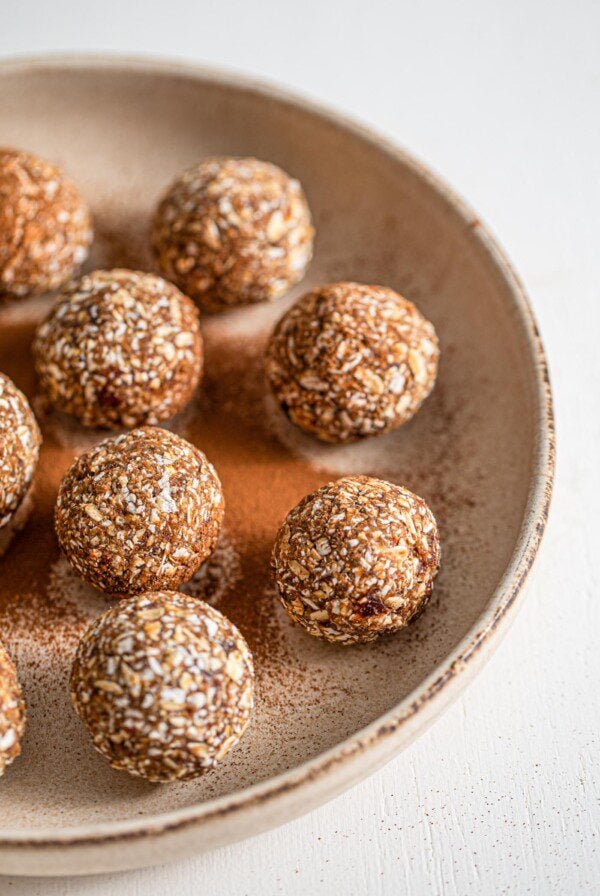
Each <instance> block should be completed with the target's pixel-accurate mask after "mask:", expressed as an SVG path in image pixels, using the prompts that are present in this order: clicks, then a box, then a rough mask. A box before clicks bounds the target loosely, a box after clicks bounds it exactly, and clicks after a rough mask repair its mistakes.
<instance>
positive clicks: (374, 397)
mask: <svg viewBox="0 0 600 896" xmlns="http://www.w3.org/2000/svg"><path fill="white" fill-rule="evenodd" d="M438 359H439V347H438V341H437V337H436V334H435V330H434V328H433V324H431V323H430V322H429V321H428V320H426V319H425V318H424V317H423V315H422V314H421V313H420V311H419V310H418V309H417V308H416V307H415V306H414V305H413V304H412V302H408V301H407V300H406V299H403V298H402V296H400V295H398V293H396V292H394V291H393V290H392V289H387V288H386V287H384V286H365V285H363V284H361V283H333V284H332V285H330V286H322V287H320V288H319V289H313V290H312V291H311V292H308V293H306V295H304V296H302V298H300V299H299V300H298V301H297V302H296V303H295V304H294V305H293V306H292V307H291V308H290V310H289V311H288V312H287V313H286V314H285V315H284V316H283V317H282V319H281V320H280V321H279V323H278V324H277V326H276V327H275V330H274V332H273V334H272V336H271V339H270V341H269V344H268V346H267V354H266V373H267V377H268V380H269V383H270V385H271V388H272V390H273V393H274V395H275V397H276V399H277V401H278V402H279V404H280V405H281V407H282V408H283V410H284V411H285V413H286V414H287V416H288V417H289V419H290V420H291V421H292V423H295V424H296V425H297V426H299V427H300V428H301V429H303V430H305V431H306V432H310V433H313V434H314V435H316V436H317V438H319V439H321V440H322V441H324V442H349V441H352V440H354V439H359V438H364V437H365V436H370V435H374V434H376V433H380V432H385V431H386V430H389V429H392V428H394V427H396V426H401V425H402V424H403V423H406V421H407V420H410V418H411V417H412V416H413V414H415V413H416V412H417V411H418V410H419V408H420V406H421V404H422V403H423V401H424V400H425V399H426V398H427V396H428V395H429V393H430V392H431V390H432V389H433V386H434V384H435V378H436V375H437V367H438Z"/></svg>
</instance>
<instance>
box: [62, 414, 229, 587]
mask: <svg viewBox="0 0 600 896" xmlns="http://www.w3.org/2000/svg"><path fill="white" fill-rule="evenodd" d="M223 512H224V501H223V492H222V491H221V483H220V482H219V478H218V476H217V474H216V472H215V470H214V468H213V466H212V464H210V463H209V462H208V461H207V459H206V457H205V456H204V454H203V453H202V452H201V451H199V450H198V449H197V448H195V447H194V446H193V445H191V444H190V443H189V442H186V440H185V439H182V438H181V437H180V436H177V435H174V434H173V433H171V432H167V431H166V430H164V429H156V428H154V427H151V426H144V427H142V428H141V429H134V430H133V431H132V432H129V433H127V434H126V435H122V436H116V437H114V438H111V439H106V441H104V442H101V443H100V444H99V445H96V446H95V447H94V448H91V449H89V451H86V452H85V453H84V454H82V455H81V456H80V457H79V458H78V459H77V460H76V461H75V463H74V464H73V466H72V467H71V469H70V470H69V471H68V473H67V475H66V476H65V477H64V479H63V481H62V482H61V485H60V489H59V492H58V499H57V502H56V508H55V525H56V534H57V536H58V541H59V543H60V546H61V548H62V549H63V551H64V552H65V554H66V556H67V558H68V560H69V561H70V563H71V565H72V566H73V567H74V569H75V570H76V571H77V572H78V573H79V575H80V576H81V577H82V579H84V580H85V581H86V582H88V583H89V584H90V585H93V586H94V587H96V588H99V589H100V590H101V591H104V592H106V593H107V594H110V595H123V594H140V593H142V592H144V591H151V590H155V589H160V588H178V587H179V586H180V585H181V584H183V582H187V581H188V580H189V579H190V578H191V577H192V575H193V574H194V572H195V571H196V570H197V569H198V567H199V566H200V564H201V563H202V562H203V561H204V560H206V558H207V557H208V556H209V554H211V553H212V551H213V549H214V547H215V545H216V542H217V537H218V533H219V529H220V527H221V523H222V520H223Z"/></svg>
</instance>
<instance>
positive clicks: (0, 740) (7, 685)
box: [0, 644, 26, 777]
mask: <svg viewBox="0 0 600 896" xmlns="http://www.w3.org/2000/svg"><path fill="white" fill-rule="evenodd" d="M25 722H26V712H25V704H24V703H23V698H22V696H21V688H20V687H19V682H18V680H17V670H16V669H15V666H14V663H13V661H12V660H11V658H10V657H9V655H8V653H7V652H6V650H5V649H4V647H3V646H2V644H0V777H2V775H3V774H4V772H5V771H6V767H7V766H8V765H10V764H11V762H12V761H13V759H16V758H17V756H18V755H19V753H20V752H21V738H22V737H23V732H24V730H25Z"/></svg>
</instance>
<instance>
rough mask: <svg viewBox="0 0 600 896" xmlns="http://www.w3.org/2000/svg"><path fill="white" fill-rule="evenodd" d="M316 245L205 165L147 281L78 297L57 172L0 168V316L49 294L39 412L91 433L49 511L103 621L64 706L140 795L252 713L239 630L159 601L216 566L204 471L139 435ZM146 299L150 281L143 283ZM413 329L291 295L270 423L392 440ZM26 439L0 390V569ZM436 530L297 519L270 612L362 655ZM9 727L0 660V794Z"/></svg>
mask: <svg viewBox="0 0 600 896" xmlns="http://www.w3.org/2000/svg"><path fill="white" fill-rule="evenodd" d="M314 235H315V231H314V227H313V223H312V217H311V213H310V209H309V206H308V202H307V200H306V196H305V195H304V192H303V190H302V187H301V185H300V183H299V182H298V181H297V180H294V179H293V178H291V177H289V176H288V175H287V174H286V173H285V172H284V171H282V170H281V168H278V167H277V166H276V165H273V164H270V163H267V162H261V161H259V160H257V159H253V158H247V159H239V158H209V159H204V160H202V161H201V162H200V163H199V164H197V165H196V166H194V167H193V168H191V169H189V170H187V171H185V172H184V173H183V174H182V175H181V176H180V177H178V178H177V179H176V180H175V181H174V182H173V183H172V184H171V186H170V187H169V188H168V190H167V191H166V193H165V194H164V196H163V197H162V199H161V200H160V201H159V203H158V205H157V208H156V212H155V215H154V218H153V222H152V227H151V235H150V239H151V244H152V248H153V251H154V256H155V259H156V264H157V269H158V272H157V273H153V272H145V271H132V270H123V269H118V270H93V271H91V272H90V273H86V274H84V275H83V276H78V271H79V268H80V266H81V265H82V264H83V262H84V261H85V260H86V257H87V254H88V250H89V248H90V246H91V243H92V238H93V234H92V218H91V215H90V212H89V209H88V207H87V204H86V202H85V200H84V199H83V197H82V195H81V194H80V192H79V190H78V189H77V187H75V186H74V184H73V183H72V182H71V181H70V180H69V179H68V178H67V177H66V176H65V175H64V174H63V173H62V171H61V170H60V169H59V168H57V167H56V166H55V165H53V164H51V163H49V162H46V161H44V160H43V159H40V158H38V157H37V156H35V155H32V154H30V153H25V152H21V151H17V150H11V149H5V150H2V149H0V298H2V299H4V300H17V299H18V300H22V299H25V298H27V297H30V296H36V295H42V294H45V293H48V292H51V291H54V290H57V289H61V291H60V292H59V293H58V295H57V297H56V298H55V299H54V302H53V304H52V306H51V308H50V311H49V313H48V314H47V316H46V318H45V319H44V320H43V322H42V323H41V324H40V325H39V327H38V328H37V332H36V334H35V339H34V342H33V346H32V349H33V356H34V361H35V369H36V372H37V376H38V382H39V387H40V390H41V392H42V394H43V396H44V397H45V400H46V403H47V405H49V406H51V407H53V408H55V409H56V411H58V412H60V413H63V414H67V415H70V416H71V417H72V418H74V419H75V421H77V423H78V424H80V425H81V426H83V427H87V428H90V429H96V430H102V429H104V430H113V431H115V434H114V435H112V436H110V437H108V438H104V439H103V440H101V441H99V443H98V444H96V445H94V447H92V448H90V449H89V450H87V451H85V452H84V453H83V454H81V455H80V456H79V457H77V458H76V459H75V461H74V463H73V464H72V466H71V468H70V469H69V470H68V471H67V472H66V475H65V476H64V478H63V479H62V482H61V484H60V488H59V491H58V496H57V500H56V507H55V528H56V534H57V538H58V542H59V544H60V547H61V549H62V551H63V553H64V555H65V556H66V558H67V559H68V561H69V563H70V564H71V566H72V568H73V569H74V570H75V572H76V573H77V574H78V575H79V576H80V577H81V578H82V579H83V580H84V581H86V582H87V583H89V584H90V585H91V586H93V587H94V588H97V589H99V590H100V591H102V592H104V594H105V595H106V596H107V598H109V599H111V601H112V603H111V605H110V607H109V609H108V610H107V611H106V612H105V613H103V614H102V615H101V616H100V617H99V618H98V619H97V620H96V621H95V622H94V623H93V625H92V626H91V627H90V628H89V629H88V631H87V633H86V634H85V635H84V636H83V638H82V640H81V642H80V644H79V647H78V650H77V654H76V657H75V660H74V663H73V667H72V673H71V698H72V702H73V705H74V707H75V710H76V711H77V713H78V714H79V717H80V718H81V720H82V722H83V724H84V725H85V726H86V728H87V729H88V731H89V733H90V736H91V738H92V741H93V743H94V746H95V747H96V748H97V749H98V750H99V751H100V752H101V753H102V754H103V755H104V756H105V757H106V758H107V759H108V761H109V762H110V764H111V765H112V766H113V767H114V768H116V769H122V770H125V771H127V772H129V773H130V774H133V775H137V776H140V777H142V778H145V779H146V780H148V781H172V780H184V779H189V778H194V777H196V776H198V775H200V774H202V773H203V772H204V771H206V770H207V769H209V768H211V767H213V766H214V765H215V764H216V763H217V762H218V761H220V760H221V759H222V758H223V757H224V756H225V755H226V754H227V753H228V751H229V750H230V749H231V748H232V747H233V746H234V745H235V744H236V743H237V742H238V741H239V739H240V738H241V736H242V734H243V733H244V731H245V729H246V728H247V726H248V724H249V721H250V717H251V714H252V709H253V700H254V669H253V661H252V655H251V653H250V650H249V648H248V645H247V643H246V641H245V640H244V637H243V636H242V634H241V633H240V632H239V631H238V629H237V628H236V627H235V626H234V625H233V624H232V623H231V622H230V621H229V620H228V619H227V618H226V617H225V616H223V615H222V614H221V613H219V612H218V611H217V610H216V609H214V608H213V607H211V606H209V605H207V604H206V603H204V602H203V601H201V600H199V599H197V598H194V597H190V596H186V595H184V594H182V593H181V592H179V590H178V589H179V588H180V587H181V586H182V585H183V584H185V583H186V582H188V581H189V580H190V579H191V578H192V576H193V575H194V573H195V572H196V571H197V570H198V568H199V567H200V565H201V564H202V563H203V562H204V561H205V560H206V559H207V558H208V557H209V556H210V555H211V553H212V551H213V550H214V548H215V545H216V543H217V539H218V537H219V532H220V529H221V526H222V522H223V516H224V509H225V502H224V496H223V489H222V487H221V483H220V480H219V476H218V474H217V472H216V470H215V468H214V467H213V466H212V464H211V463H210V462H209V460H208V459H207V458H206V456H205V455H204V454H203V452H202V451H201V450H200V449H199V448H198V447H196V446H195V445H192V444H191V443H190V442H188V441H186V440H185V439H183V438H181V437H180V436H178V435H174V434H173V433H171V432H169V431H167V430H165V429H162V428H158V424H160V423H163V422H164V421H166V420H169V419H170V418H172V417H173V416H174V415H176V414H177V413H179V412H180V411H182V410H183V409H184V408H185V407H186V405H188V403H189V402H190V400H191V399H192V397H193V395H194V393H195V392H196V390H197V388H198V386H199V384H200V382H201V379H202V374H203V364H204V348H203V341H202V334H201V330H200V315H199V312H200V311H207V312H215V311H222V310H226V309H230V308H232V307H234V306H240V305H249V304H254V303H256V302H261V301H264V300H267V299H276V298H278V297H280V296H283V295H285V294H286V293H287V292H288V291H289V290H290V289H291V287H293V286H294V285H295V284H296V283H298V282H299V281H300V280H301V279H302V277H303V276H304V274H305V272H306V269H307V267H308V265H309V263H310V260H311V258H312V253H313V242H314ZM165 278H166V279H165ZM438 359H439V346H438V341H437V337H436V334H435V330H434V328H433V325H432V324H431V323H430V322H429V321H428V320H427V319H426V318H425V317H424V316H423V315H422V314H421V312H420V311H419V310H418V309H417V308H416V307H415V305H413V304H412V303H411V302H409V301H407V300H406V299H405V298H403V297H402V296H400V295H399V294H398V293H396V292H394V291H393V290H392V289H389V288H387V287H384V286H369V285H365V284H361V283H354V282H340V283H334V284H329V285H324V286H321V287H318V288H315V289H312V290H310V291H309V292H307V293H306V294H305V295H303V296H302V297H301V298H299V299H298V300H297V301H296V302H295V303H294V304H292V305H291V307H289V308H288V310H287V312H286V313H285V314H284V315H283V317H282V318H281V320H280V321H279V323H278V324H277V325H276V327H275V329H274V330H273V332H272V334H271V336H270V339H269V340H268V344H267V349H266V354H265V372H266V379H267V382H268V384H269V386H270V388H271V390H272V393H273V396H274V397H275V399H276V401H277V403H278V404H279V405H280V407H281V409H282V411H283V412H284V413H285V414H286V415H287V417H288V418H289V420H290V421H291V422H292V423H293V424H295V425H296V426H298V427H300V428H301V429H302V430H304V431H305V432H306V433H309V434H311V435H313V436H316V437H317V438H318V439H320V440H322V441H324V442H328V443H338V444H339V443H345V442H351V441H354V440H357V439H362V438H365V437H367V436H372V435H375V434H378V433H383V432H386V431H388V430H390V429H393V428H395V427H398V426H400V425H402V424H403V423H406V422H407V421H408V420H410V418H411V417H412V416H413V415H414V414H415V413H416V412H417V411H418V410H419V408H420V407H421V405H422V403H423V402H424V400H425V399H426V398H427V396H428V395H429V393H430V392H431V390H432V389H433V386H434V384H435V380H436V376H437V367H438ZM41 442H42V437H41V434H40V429H39V427H38V424H37V422H36V419H35V416H34V414H33V412H32V410H31V407H30V405H29V403H28V401H27V398H26V397H25V396H24V395H23V393H22V392H21V391H19V389H18V388H17V387H16V386H15V385H14V383H12V382H11V380H10V379H8V377H6V376H4V375H3V374H0V553H3V552H4V551H5V550H6V549H7V548H8V545H9V543H10V540H11V538H12V537H13V535H14V533H15V532H16V531H18V530H19V529H20V528H22V526H23V525H24V524H25V522H26V519H27V515H28V513H29V510H30V507H31V504H32V498H31V493H32V488H33V479H34V474H35V470H36V465H37V462H38V457H39V452H40V446H41ZM439 559H440V544H439V538H438V532H437V527H436V522H435V519H434V517H433V514H432V513H431V510H430V509H429V507H428V506H427V504H426V503H425V501H424V500H423V499H422V498H420V497H418V496H417V495H415V494H413V493H412V492H410V491H409V490H408V489H406V488H403V487H402V486H400V485H395V484H392V483H390V482H384V481H382V480H379V479H374V478H372V477H368V476H352V477H347V478H343V479H339V480H337V481H335V482H331V483H329V484H328V485H326V486H324V487H322V488H320V489H318V490H317V491H315V492H313V493H312V494H310V495H307V496H306V497H305V498H303V499H302V500H301V501H300V503H299V504H298V505H297V506H296V507H294V508H293V509H292V510H291V511H290V512H289V514H288V516H287V518H286V519H285V521H284V523H283V525H282V526H281V528H280V530H279V532H278V533H277V535H276V539H275V545H274V548H273V553H272V569H273V575H274V579H275V583H276V586H277V589H278V593H279V597H280V600H281V603H282V605H283V607H284V609H285V611H286V612H287V614H288V615H289V617H290V618H291V619H292V620H293V621H294V622H297V623H298V624H299V625H301V626H302V627H303V628H304V629H305V630H306V631H307V632H308V633H309V634H311V635H314V636H316V637H318V638H322V639H324V640H326V641H329V642H334V643H336V644H340V645H349V644H357V643H361V642H368V641H373V640H375V639H376V638H378V637H379V636H381V635H384V634H389V633H392V632H396V631H398V630H400V629H402V628H403V627H404V626H406V625H407V624H408V623H409V622H410V621H411V620H412V619H414V618H415V617H416V616H417V615H418V614H419V613H420V612H421V611H422V610H423V608H424V607H425V605H426V603H427V601H428V599H429V596H430V594H431V591H432V588H433V580H434V578H435V575H436V573H437V570H438V566H439ZM25 719H26V712H25V705H24V702H23V698H22V696H21V691H20V688H19V683H18V680H17V672H16V669H15V666H14V664H13V662H12V661H11V659H10V658H9V656H8V654H7V652H6V650H5V649H4V647H2V645H1V644H0V775H1V774H2V773H3V771H4V769H5V767H6V766H7V765H8V764H9V763H10V762H12V760H13V759H14V758H15V757H16V756H17V755H18V754H19V752H20V741H21V737H22V735H23V731H24V728H25Z"/></svg>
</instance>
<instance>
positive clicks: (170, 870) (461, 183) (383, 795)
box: [0, 0, 600, 896]
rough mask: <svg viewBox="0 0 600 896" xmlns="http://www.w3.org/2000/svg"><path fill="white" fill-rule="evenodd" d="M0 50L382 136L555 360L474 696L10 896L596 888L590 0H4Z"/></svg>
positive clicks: (598, 657)
mask: <svg viewBox="0 0 600 896" xmlns="http://www.w3.org/2000/svg"><path fill="white" fill-rule="evenodd" d="M0 6H1V12H0V55H6V56H8V55H12V54H16V53H28V52H42V51H47V50H119V51H128V52H133V51H135V52H146V53H152V54H155V55H160V54H163V55H167V56H172V57H173V56H180V57H185V58H188V59H192V60H198V61H203V62H207V63H216V64H219V65H224V66H229V67H232V68H235V69H239V70H241V71H244V72H249V73H252V74H256V75H259V76H264V77H267V78H269V79H272V80H274V81H277V82H280V83H281V84H284V85H287V86H291V87H294V88H297V89H298V90H300V91H302V92H304V93H307V94H309V95H312V96H314V97H317V98H319V99H321V100H324V101H326V102H328V103H330V104H331V105H334V106H337V107H339V108H341V109H344V110H346V111H347V112H350V113H353V114H355V115H356V116H358V117H360V118H362V119H363V120H365V121H367V122H370V123H371V124H373V125H374V126H376V127H377V128H379V129H380V130H381V131H383V132H387V133H388V134H389V135H391V136H392V137H393V138H395V139H396V140H397V141H399V142H400V143H401V144H403V145H404V146H406V147H408V148H409V149H411V150H412V151H413V152H414V153H415V154H416V155H417V156H419V157H421V158H422V159H423V160H425V161H426V162H429V163H430V164H431V165H432V167H433V168H434V169H436V170H437V171H438V172H440V173H441V174H442V175H443V176H444V177H445V178H446V179H447V180H448V181H449V182H450V183H451V184H452V185H453V186H454V187H455V188H456V189H457V190H458V191H459V192H460V193H462V195H463V196H464V197H466V198H467V199H468V201H469V202H470V203H471V204H472V205H473V206H474V207H475V208H476V209H477V211H478V213H479V214H480V215H481V216H482V217H483V218H484V219H485V220H487V221H488V222H489V223H490V224H491V225H492V228H493V230H494V231H495V232H496V234H497V235H498V237H499V238H500V241H501V242H502V244H503V245H504V247H505V248H506V250H507V251H508V253H509V256H510V257H511V258H512V260H513V261H514V263H515V264H516V266H517V269H518V270H519V272H520V273H521V275H522V276H523V278H524V280H525V283H526V285H527V287H528V289H529V291H530V294H531V297H532V301H533V304H534V309H535V312H536V314H537V317H538V321H539V322H540V326H541V331H542V335H543V338H544V341H545V345H546V349H547V351H548V354H549V358H550V368H551V374H552V379H553V385H554V391H555V399H556V410H557V418H558V448H559V451H558V479H557V483H556V489H555V495H554V502H553V508H552V513H551V519H550V525H549V528H548V531H547V534H546V538H545V543H544V545H543V548H542V553H541V556H540V557H539V560H538V563H537V565H536V567H535V570H534V573H533V576H532V580H531V583H530V586H529V595H528V599H527V601H526V602H525V605H524V607H523V609H522V610H521V613H520V615H519V617H518V619H517V621H516V622H515V624H514V625H513V628H512V630H511V631H510V632H509V634H508V636H507V638H506V640H505V641H504V643H503V644H502V646H501V647H500V649H499V650H498V652H497V653H496V655H495V657H494V658H493V659H492V660H491V662H490V663H489V665H488V666H486V668H485V669H484V671H483V672H482V674H481V675H480V676H479V677H478V679H477V680H476V681H475V683H474V684H472V685H471V687H470V688H469V690H468V691H467V692H466V694H465V695H464V696H463V697H462V699H460V700H459V701H458V702H457V703H456V704H454V706H453V707H452V708H451V709H450V710H449V711H448V712H447V713H446V714H445V715H444V716H443V717H442V719H441V720H440V721H438V722H437V724H436V725H435V726H434V727H433V728H432V729H431V730H430V731H429V732H428V733H427V734H426V735H425V736H423V737H422V738H421V739H420V740H418V741H417V742H416V743H415V744H414V745H413V746H412V747H411V748H410V749H408V750H406V752H404V753H403V754H402V755H401V756H399V757H398V758H397V759H396V760H394V761H393V762H391V763H390V764H389V765H388V766H387V767H386V768H385V769H384V770H383V771H381V772H379V773H378V774H376V775H374V776H373V777H372V778H370V779H369V780H367V781H365V782H363V783H362V784H361V785H360V786H358V787H356V788H354V789H353V790H351V791H350V792H348V793H346V794H345V795H344V796H342V797H340V798H338V799H337V800H335V801H334V802H332V803H330V804H329V805H327V806H324V807H323V808H321V809H319V810H317V811H315V812H312V813H311V814H309V815H307V816H305V817H304V818H301V819H300V820H298V821H295V822H293V823H291V824H288V825H286V826H285V827H283V828H280V829H279V830H274V831H271V832H270V833H267V834H263V835H261V836H259V837H256V838H255V839H253V840H250V841H246V842H245V843H243V844H239V845H236V846H233V847H230V848H226V849H221V850H219V851H217V852H214V853H212V854H210V855H207V856H201V857H198V858H196V859H193V860H190V861H186V862H181V863H179V864H177V865H170V866H164V867H161V868H154V869H149V870H145V871H140V872H132V873H128V874H122V875H111V876H104V877H97V878H85V879H81V878H80V879H71V880H66V879H61V880H54V881H41V880H37V881H36V880H33V881H32V880H25V879H20V880H17V879H11V880H8V879H7V878H3V879H1V880H0V893H2V894H5V893H6V894H13V896H18V894H28V896H35V894H38V893H44V894H50V896H53V894H72V896H74V894H77V896H87V894H108V893H110V894H119V896H120V894H132V896H134V894H135V896H137V894H144V896H153V894H161V896H162V894H164V893H170V894H174V896H175V894H176V896H189V894H192V893H194V894H196V893H203V894H217V893H227V894H230V896H238V894H250V896H254V894H257V896H258V894H261V896H263V894H271V893H285V894H286V896H292V894H311V896H312V894H320V893H327V894H328V896H336V894H363V893H385V894H392V893H393V894H398V893H401V892H407V893H413V894H422V893H423V894H425V893H443V894H448V896H454V894H457V896H467V894H471V893H473V894H478V896H487V894H503V893H510V894H512V893H519V894H521V893H527V894H544V896H547V894H568V896H574V894H580V893H586V894H587V893H589V894H591V893H598V892H599V891H600V852H599V850H600V842H599V841H600V835H599V826H600V804H599V794H600V790H599V785H600V780H599V779H600V773H599V768H598V748H599V746H600V739H599V730H598V729H599V723H600V688H599V686H598V675H599V673H600V650H599V649H598V639H599V632H600V595H599V593H598V591H599V588H598V585H599V579H600V577H599V575H598V553H600V551H599V547H600V545H599V541H598V538H597V535H596V532H597V528H598V526H599V525H600V515H599V510H600V498H599V491H600V489H599V486H600V472H599V470H600V465H599V463H598V454H599V451H598V449H599V442H600V440H599V438H598V436H599V429H600V423H599V420H600V402H599V394H600V388H599V387H600V345H599V340H600V326H599V323H600V314H599V311H598V309H599V306H600V276H599V274H600V272H599V267H600V266H599V264H598V259H599V257H600V5H599V4H598V2H597V0H589V2H585V0H571V2H563V3H560V2H552V0H537V2H536V0H503V2H488V0H463V2H456V0H454V2H453V0H437V2H433V0H421V2H417V0H410V2H406V0H402V2H401V0H389V2H385V0H370V2H362V0H361V2H354V0H352V2H343V0H334V2H330V0H329V2H328V0H303V2H301V3H294V4H292V3H290V2H287V0H262V2H261V0H254V2H253V0H239V2H232V0H221V2H219V0H215V2H210V3H209V2H199V0H196V2H193V0H189V2H185V0H168V2H166V3H163V2H161V3H157V2H155V0H146V2H141V0H137V2H135V0H102V2H95V3H86V2H81V0H53V2H48V3H46V2H42V0H39V2H36V0H18V2H17V0H7V2H6V3H4V4H1V5H0Z"/></svg>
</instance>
